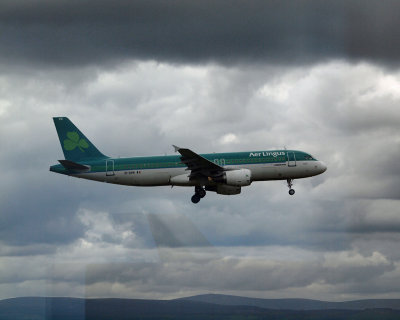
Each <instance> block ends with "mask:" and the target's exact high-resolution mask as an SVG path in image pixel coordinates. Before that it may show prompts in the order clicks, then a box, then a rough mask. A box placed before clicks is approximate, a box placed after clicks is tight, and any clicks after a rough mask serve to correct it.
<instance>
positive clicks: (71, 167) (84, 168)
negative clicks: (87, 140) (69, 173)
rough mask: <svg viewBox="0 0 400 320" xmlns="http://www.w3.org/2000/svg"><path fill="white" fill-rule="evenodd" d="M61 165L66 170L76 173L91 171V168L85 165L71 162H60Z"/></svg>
mask: <svg viewBox="0 0 400 320" xmlns="http://www.w3.org/2000/svg"><path fill="white" fill-rule="evenodd" d="M58 162H59V163H61V165H62V166H63V167H64V168H65V169H69V170H75V171H88V170H90V166H85V165H83V164H79V163H76V162H73V161H70V160H58Z"/></svg>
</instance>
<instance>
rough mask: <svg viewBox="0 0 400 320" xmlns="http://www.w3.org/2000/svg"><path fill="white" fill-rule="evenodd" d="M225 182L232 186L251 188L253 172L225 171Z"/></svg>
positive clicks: (245, 170) (244, 170)
mask: <svg viewBox="0 0 400 320" xmlns="http://www.w3.org/2000/svg"><path fill="white" fill-rule="evenodd" d="M224 180H225V181H224V182H225V183H226V184H227V185H230V186H236V187H244V186H249V185H250V184H251V171H250V170H249V169H238V170H231V171H225V172H224ZM239 193H240V192H239Z"/></svg>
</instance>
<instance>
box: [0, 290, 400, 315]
mask: <svg viewBox="0 0 400 320" xmlns="http://www.w3.org/2000/svg"><path fill="white" fill-rule="evenodd" d="M195 299H216V300H218V299H220V301H222V300H224V301H225V303H228V301H230V302H229V303H233V301H234V300H235V299H245V301H246V303H254V301H255V300H260V301H262V300H265V299H252V298H242V297H232V296H222V295H203V296H196V297H189V298H183V299H176V300H139V299H78V298H39V297H27V298H14V299H6V300H1V301H0V320H27V319H29V320H128V319H132V320H135V319H141V320H159V319H168V320H208V319H221V320H231V319H235V320H241V319H247V320H248V319H252V320H261V319H269V320H281V319H286V320H308V319H309V320H311V319H312V320H345V319H346V320H347V319H354V320H370V319H379V320H398V319H400V310H392V309H382V308H371V306H369V307H370V308H368V309H364V310H337V309H332V310H272V309H265V308H263V307H258V306H252V305H232V304H231V305H228V304H219V303H208V302H202V301H193V300H195ZM284 300H285V301H286V300H288V301H291V302H293V301H292V300H295V301H297V303H298V304H300V303H301V302H302V301H303V300H302V299H284ZM284 300H279V299H278V300H275V302H277V301H280V303H282V305H284V303H283V301H284ZM236 301H237V302H239V303H242V301H244V300H241V301H239V300H236ZM252 301H253V302H252ZM304 301H308V302H310V303H311V302H312V301H313V300H304ZM374 301H376V300H374ZM316 302H317V303H323V302H322V301H316Z"/></svg>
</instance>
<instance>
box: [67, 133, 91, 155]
mask: <svg viewBox="0 0 400 320" xmlns="http://www.w3.org/2000/svg"><path fill="white" fill-rule="evenodd" d="M67 138H68V139H65V140H64V149H65V150H68V151H71V150H74V149H75V148H76V147H78V148H79V150H81V151H82V152H85V150H83V149H87V148H89V145H88V143H87V142H86V140H85V139H80V138H79V134H78V133H77V132H74V131H73V132H67Z"/></svg>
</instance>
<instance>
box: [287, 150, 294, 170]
mask: <svg viewBox="0 0 400 320" xmlns="http://www.w3.org/2000/svg"><path fill="white" fill-rule="evenodd" d="M287 158H288V167H295V166H296V156H295V154H294V152H288V153H287Z"/></svg>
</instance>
